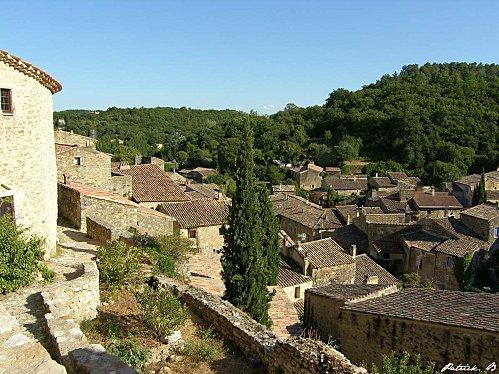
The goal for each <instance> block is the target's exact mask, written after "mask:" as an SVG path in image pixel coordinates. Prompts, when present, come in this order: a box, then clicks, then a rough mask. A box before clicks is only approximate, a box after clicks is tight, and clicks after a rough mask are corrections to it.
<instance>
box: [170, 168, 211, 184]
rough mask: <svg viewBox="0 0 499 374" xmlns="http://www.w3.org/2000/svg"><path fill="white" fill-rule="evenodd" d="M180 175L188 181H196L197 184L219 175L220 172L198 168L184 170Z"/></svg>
mask: <svg viewBox="0 0 499 374" xmlns="http://www.w3.org/2000/svg"><path fill="white" fill-rule="evenodd" d="M178 173H179V174H180V175H182V176H183V177H185V178H187V179H191V180H194V181H196V182H199V183H201V182H203V180H204V179H205V178H207V177H209V176H210V175H216V174H218V171H216V170H215V169H211V168H203V167H197V168H194V169H183V170H180V171H179V172H178Z"/></svg>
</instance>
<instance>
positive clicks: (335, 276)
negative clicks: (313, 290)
mask: <svg viewBox="0 0 499 374" xmlns="http://www.w3.org/2000/svg"><path fill="white" fill-rule="evenodd" d="M312 279H313V282H314V285H315V286H321V285H327V284H331V283H333V284H351V283H353V282H354V281H355V262H352V263H351V264H344V265H337V266H330V267H327V268H321V269H314V270H313V271H312Z"/></svg>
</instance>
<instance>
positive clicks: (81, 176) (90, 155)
mask: <svg viewBox="0 0 499 374" xmlns="http://www.w3.org/2000/svg"><path fill="white" fill-rule="evenodd" d="M77 157H79V160H80V164H76V163H75V159H76V158H77ZM65 178H66V179H68V178H69V180H71V181H72V182H80V183H85V184H88V185H90V186H95V187H98V188H102V189H103V190H106V191H111V189H112V187H111V156H110V155H108V154H106V153H103V152H99V151H96V150H94V149H92V148H86V147H72V148H70V149H68V150H66V151H64V152H61V153H59V154H57V179H58V181H59V182H64V180H65Z"/></svg>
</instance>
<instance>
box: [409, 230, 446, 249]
mask: <svg viewBox="0 0 499 374" xmlns="http://www.w3.org/2000/svg"><path fill="white" fill-rule="evenodd" d="M403 238H404V241H405V242H406V244H407V245H408V246H409V247H415V248H419V249H422V250H425V251H430V250H432V249H433V248H435V247H436V246H438V245H439V244H441V243H443V242H444V241H445V240H446V239H445V238H442V237H441V236H436V235H434V234H432V233H429V232H426V231H424V230H420V231H415V232H410V233H407V234H404V236H403Z"/></svg>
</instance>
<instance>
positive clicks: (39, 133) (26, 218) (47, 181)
mask: <svg viewBox="0 0 499 374" xmlns="http://www.w3.org/2000/svg"><path fill="white" fill-rule="evenodd" d="M0 77H1V88H6V89H11V90H12V91H11V92H12V104H13V113H12V114H6V113H1V112H0V185H4V186H6V187H7V188H8V189H10V190H11V191H12V194H13V197H14V209H15V219H16V222H17V223H18V224H21V225H23V226H25V227H27V228H29V232H31V233H32V234H35V235H38V236H41V237H44V238H45V239H46V248H45V254H46V256H47V257H49V256H50V255H51V254H53V253H54V251H55V249H56V232H57V170H56V162H55V147H54V129H53V117H52V113H53V106H52V93H51V92H50V90H49V89H48V88H46V87H45V86H43V85H42V84H40V83H39V82H38V81H37V80H35V79H33V78H31V77H29V76H27V75H25V74H23V73H21V72H20V71H18V70H15V69H14V68H12V67H10V66H9V65H7V64H5V63H4V62H0Z"/></svg>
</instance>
